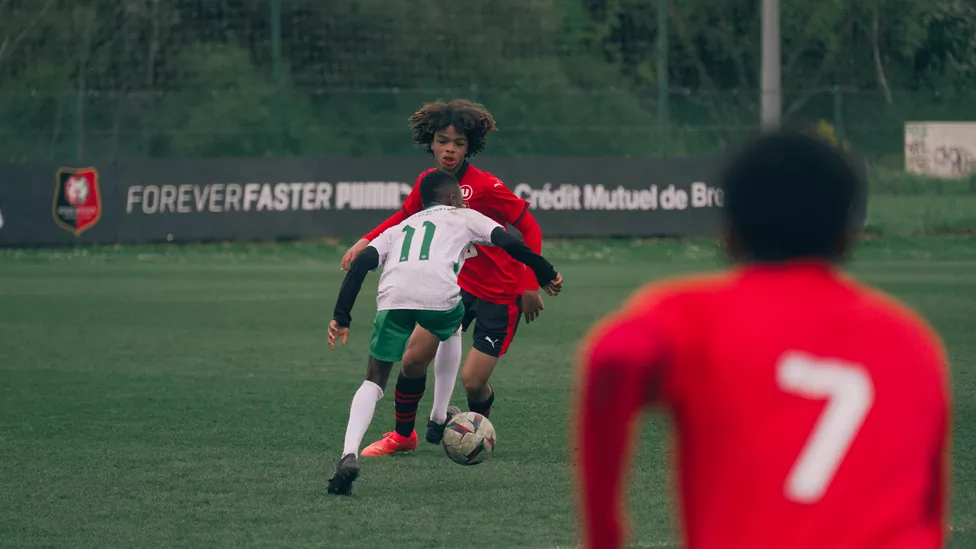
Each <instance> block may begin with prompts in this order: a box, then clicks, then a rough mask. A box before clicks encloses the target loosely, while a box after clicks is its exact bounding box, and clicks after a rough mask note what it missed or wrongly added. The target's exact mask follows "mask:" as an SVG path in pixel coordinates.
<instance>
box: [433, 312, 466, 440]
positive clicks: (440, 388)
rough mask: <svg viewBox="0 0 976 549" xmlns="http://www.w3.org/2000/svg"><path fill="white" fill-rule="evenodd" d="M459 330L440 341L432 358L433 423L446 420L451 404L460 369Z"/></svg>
mask: <svg viewBox="0 0 976 549" xmlns="http://www.w3.org/2000/svg"><path fill="white" fill-rule="evenodd" d="M461 351H462V349H461V330H458V331H457V332H456V333H455V334H454V335H453V336H451V337H450V339H448V340H447V341H441V343H440V345H438V347H437V355H436V356H435V357H434V407H433V408H432V409H431V411H430V419H431V421H433V422H434V423H444V422H445V421H446V420H447V407H448V406H449V405H450V404H451V394H452V393H454V383H455V382H456V381H457V375H458V370H460V369H461Z"/></svg>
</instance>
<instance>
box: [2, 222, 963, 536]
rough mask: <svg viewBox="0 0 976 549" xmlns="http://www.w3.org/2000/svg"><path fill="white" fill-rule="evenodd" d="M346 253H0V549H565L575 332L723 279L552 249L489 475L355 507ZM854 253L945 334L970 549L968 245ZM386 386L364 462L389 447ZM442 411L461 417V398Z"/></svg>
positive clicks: (356, 369)
mask: <svg viewBox="0 0 976 549" xmlns="http://www.w3.org/2000/svg"><path fill="white" fill-rule="evenodd" d="M342 249H344V248H343V247H337V246H330V245H324V244H286V245H278V246H258V245H232V246H220V245H207V246H187V247H166V246H163V247H142V248H125V249H121V248H113V249H89V250H85V249H77V250H51V251H9V250H7V251H0V418H2V421H0V449H2V450H0V470H2V472H3V474H2V475H0V546H2V547H9V548H14V547H59V548H61V547H64V548H69V547H70V548H74V547H79V548H80V547H92V548H95V547H97V548H108V547H119V548H123V547H124V548H132V547H206V548H220V547H326V548H331V549H345V548H362V547H396V548H398V549H414V548H416V549H420V548H430V549H435V548H445V549H446V548H465V549H467V548H478V547H484V548H490V549H497V548H524V549H530V548H531V549H551V548H555V547H571V546H573V545H574V543H575V536H576V520H575V516H574V501H573V499H572V498H573V494H572V492H571V484H570V477H569V473H568V471H567V467H566V457H567V454H568V451H569V449H570V448H569V447H568V446H567V442H566V433H567V428H566V426H567V414H568V412H567V400H568V397H569V388H570V382H571V364H572V354H573V352H574V350H575V348H576V345H577V343H578V340H579V338H580V335H581V334H582V333H583V332H584V331H585V330H586V329H587V327H588V326H590V325H591V324H592V322H593V321H594V320H595V319H597V318H598V317H599V316H601V315H602V314H603V313H605V312H606V311H608V310H609V309H611V308H612V307H614V306H616V305H617V304H619V303H620V302H621V301H622V300H623V299H625V298H626V296H627V295H628V294H630V292H632V291H633V289H634V288H635V287H636V286H637V285H638V284H640V283H641V282H643V281H647V280H653V279H657V278H659V277H662V276H666V275H671V274H677V273H683V272H694V271H701V270H707V269H712V268H715V267H718V266H720V265H721V264H720V262H719V259H718V255H717V253H716V250H715V249H714V247H713V246H712V245H710V244H709V243H702V242H697V243H694V242H692V243H688V242H685V243H679V242H644V243H640V242H615V243H614V242H596V243H569V244H560V243H547V247H546V255H547V256H548V257H549V258H550V259H551V260H552V261H553V262H554V263H555V264H556V265H557V267H558V268H559V269H560V270H561V271H562V272H563V273H564V275H565V277H566V279H567V286H566V291H565V292H564V293H563V295H561V296H559V297H558V298H546V300H545V302H546V310H545V311H544V313H543V316H542V318H541V320H540V321H539V322H538V323H533V324H531V325H522V326H521V327H520V329H519V334H518V337H517V338H516V340H515V342H514V344H513V346H512V350H511V352H510V354H509V355H508V356H506V357H505V358H504V359H503V361H502V362H501V364H500V365H499V368H498V370H497V372H496V375H495V379H494V380H493V383H494V385H495V387H496V390H497V392H498V401H497V404H496V407H495V408H494V410H493V413H492V421H493V423H494V424H495V426H496V428H497V430H498V447H497V450H496V454H495V456H494V458H493V459H492V460H491V461H489V462H488V463H485V464H483V465H479V466H477V467H460V466H457V465H455V464H453V463H451V462H450V461H448V460H447V458H446V457H445V456H444V454H443V452H442V451H441V449H440V448H437V447H433V446H430V445H427V444H426V443H423V442H421V446H420V448H419V449H418V451H417V452H415V453H414V454H413V455H407V456H400V457H393V458H374V459H368V458H366V459H364V460H363V474H362V476H361V477H360V480H359V481H358V482H357V484H356V486H355V491H354V497H351V498H338V497H334V496H328V495H327V494H325V492H324V485H325V480H326V478H327V477H328V475H329V474H330V473H331V471H332V467H333V465H334V463H335V460H336V459H337V458H338V457H339V452H340V450H341V446H342V437H343V433H344V429H345V422H346V419H347V412H348V405H349V402H350V400H351V398H352V395H353V393H354V392H355V390H356V388H357V387H358V386H359V384H360V383H361V381H362V375H363V372H364V369H365V363H366V346H367V340H368V334H369V328H370V322H371V320H372V315H373V312H374V309H375V302H374V299H373V298H374V291H375V287H376V280H377V277H376V276H375V275H371V277H370V278H369V279H368V281H367V283H366V284H365V286H364V291H363V293H362V295H361V296H360V299H359V301H358V303H357V305H356V309H355V311H354V320H353V332H352V335H351V341H350V344H349V345H348V346H347V347H345V348H343V349H341V350H338V351H336V352H332V351H330V350H329V349H328V346H327V344H326V339H325V328H326V326H327V323H328V320H329V319H330V317H331V311H332V306H333V304H334V299H335V296H336V292H337V290H338V286H339V284H340V282H341V280H342V273H341V272H340V271H339V269H338V260H339V257H340V255H339V254H340V251H341V250H342ZM858 257H859V259H858V261H857V262H855V264H854V266H853V268H854V272H855V273H856V274H857V275H858V276H859V277H861V278H862V279H864V280H866V281H868V282H871V283H874V284H877V285H878V286H880V287H882V288H883V289H885V290H888V291H890V292H892V293H894V294H895V295H897V296H899V297H901V298H902V299H904V300H905V301H907V302H908V303H910V304H911V305H913V306H915V307H916V308H917V309H918V310H919V311H920V312H921V313H922V314H924V315H925V316H926V317H927V318H928V319H929V320H930V321H931V322H932V323H933V324H934V325H935V327H936V328H937V329H938V330H939V331H940V332H941V334H942V335H943V337H944V338H945V341H946V344H947V346H948V349H949V353H950V356H951V358H952V366H953V371H954V387H955V411H956V420H955V442H954V461H955V479H954V487H953V502H952V523H953V529H954V534H953V540H952V542H951V545H950V547H953V548H964V547H974V546H976V533H974V531H973V529H974V528H976V501H974V488H976V470H974V468H973V458H974V445H976V429H974V428H973V422H974V419H976V418H974V415H976V398H974V397H976V387H974V382H976V373H974V366H976V317H974V314H973V311H976V238H965V237H939V238H917V239H911V238H902V239H884V240H876V241H871V242H867V243H865V244H864V245H863V246H862V248H861V250H860V252H859V254H858ZM469 344H470V335H466V338H465V346H466V347H467V346H468V345H469ZM393 383H394V381H393V380H391V383H390V386H389V387H388V393H387V395H386V396H385V397H384V399H383V400H382V401H381V402H380V403H379V406H378V408H377V414H376V417H375V419H374V421H373V426H372V427H371V429H370V431H369V433H368V434H367V437H366V438H367V440H366V442H367V443H368V442H371V441H372V440H374V439H375V438H376V437H378V436H380V435H381V434H382V433H383V432H384V431H387V430H390V429H391V428H392V424H393V399H392V389H393ZM430 402H431V396H430V395H427V396H426V397H425V398H424V400H423V402H422V404H421V409H420V413H419V417H420V418H421V422H423V420H424V418H425V417H426V414H427V413H428V412H429V409H430ZM454 403H456V404H459V405H461V406H463V405H464V402H463V390H462V389H461V388H460V386H459V387H458V388H457V389H456V390H455V401H454ZM906 405H910V403H906ZM666 428H667V427H666V424H665V422H664V421H662V420H660V419H657V420H653V421H651V422H649V423H648V424H647V426H646V428H645V429H644V435H645V436H644V437H643V439H642V442H641V445H642V446H641V448H642V451H641V452H640V453H639V454H638V455H637V456H636V457H635V460H634V477H633V479H634V480H633V483H632V489H631V494H630V498H631V503H632V509H633V518H634V521H633V522H634V527H635V531H634V537H633V546H634V547H672V546H674V547H676V546H677V545H676V544H675V539H676V538H675V536H676V531H675V528H674V526H673V523H674V521H673V511H672V510H673V505H672V494H671V490H670V485H669V482H668V473H667V451H666V448H667V446H666V444H665V440H664V437H665V433H666ZM421 434H422V433H421Z"/></svg>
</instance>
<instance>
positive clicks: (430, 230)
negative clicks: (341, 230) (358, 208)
mask: <svg viewBox="0 0 976 549" xmlns="http://www.w3.org/2000/svg"><path fill="white" fill-rule="evenodd" d="M498 227H501V225H499V224H498V223H496V222H494V221H492V220H491V219H490V218H488V217H487V216H485V215H484V214H481V213H479V212H476V211H474V210H471V209H468V208H455V207H453V206H442V205H436V206H431V207H429V208H427V209H426V210H423V211H421V212H418V213H415V214H414V215H411V216H410V217H408V218H407V219H406V220H404V221H403V222H402V223H400V224H399V225H397V226H395V227H390V228H389V229H387V230H385V231H383V233H382V234H381V235H379V236H378V237H376V239H375V240H373V241H372V242H370V244H369V245H370V246H372V247H374V248H376V251H378V252H379V256H380V266H381V267H383V274H382V275H381V276H380V282H379V291H378V294H377V296H376V308H377V310H379V311H384V310H390V309H417V310H424V311H450V310H451V309H454V308H455V307H457V305H458V303H459V302H460V300H461V287H460V286H458V283H457V279H458V273H459V272H461V267H462V266H463V265H464V257H465V253H466V251H467V249H468V246H469V245H470V244H471V243H475V244H481V245H491V233H492V231H494V230H495V229H496V228H498Z"/></svg>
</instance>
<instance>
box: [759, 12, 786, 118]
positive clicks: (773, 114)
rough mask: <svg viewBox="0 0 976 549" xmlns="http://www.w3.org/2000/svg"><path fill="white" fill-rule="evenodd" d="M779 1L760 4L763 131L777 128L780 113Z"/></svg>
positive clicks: (781, 100)
mask: <svg viewBox="0 0 976 549" xmlns="http://www.w3.org/2000/svg"><path fill="white" fill-rule="evenodd" d="M781 63H782V58H781V56H780V35H779V0H763V3H762V119H761V120H760V124H761V126H762V128H763V130H775V129H777V128H779V125H780V116H781V113H782V102H783V99H782V92H781V90H780V64H781Z"/></svg>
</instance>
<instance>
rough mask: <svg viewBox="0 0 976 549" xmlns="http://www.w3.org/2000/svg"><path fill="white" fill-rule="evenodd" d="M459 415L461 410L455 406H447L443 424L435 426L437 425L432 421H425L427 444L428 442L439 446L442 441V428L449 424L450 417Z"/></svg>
mask: <svg viewBox="0 0 976 549" xmlns="http://www.w3.org/2000/svg"><path fill="white" fill-rule="evenodd" d="M460 413H461V409H460V408H458V407H457V406H448V407H447V419H446V420H444V423H442V424H437V423H434V420H428V421H427V437H426V438H427V442H429V443H431V444H440V443H441V440H443V439H444V427H445V426H447V424H448V423H450V421H451V418H452V417H454V416H456V415H458V414H460Z"/></svg>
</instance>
